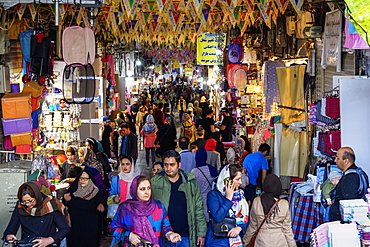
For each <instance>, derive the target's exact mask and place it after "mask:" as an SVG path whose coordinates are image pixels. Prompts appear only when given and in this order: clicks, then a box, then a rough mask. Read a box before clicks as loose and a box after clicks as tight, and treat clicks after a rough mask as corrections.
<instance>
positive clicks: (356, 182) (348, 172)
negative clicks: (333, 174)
mask: <svg viewBox="0 0 370 247" xmlns="http://www.w3.org/2000/svg"><path fill="white" fill-rule="evenodd" d="M355 159H356V157H355V153H354V152H353V150H352V148H350V147H342V148H340V149H339V150H338V153H337V155H336V156H335V163H336V164H337V166H338V168H339V169H341V170H342V172H343V177H342V178H341V179H340V180H339V183H338V184H337V186H336V187H335V189H334V195H333V197H334V198H332V200H333V199H334V202H333V204H332V205H331V207H330V211H329V220H330V221H336V220H341V214H340V210H339V201H340V200H351V199H361V198H363V196H364V194H366V193H367V188H368V184H369V179H368V177H367V175H366V173H365V172H363V171H362V170H361V171H362V172H361V173H359V172H358V171H356V169H357V168H358V167H357V166H356V165H355Z"/></svg>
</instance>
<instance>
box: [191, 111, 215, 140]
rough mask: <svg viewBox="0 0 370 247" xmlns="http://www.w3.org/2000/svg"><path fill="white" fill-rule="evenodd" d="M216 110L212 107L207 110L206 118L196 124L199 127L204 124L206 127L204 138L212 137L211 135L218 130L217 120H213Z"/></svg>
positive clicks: (204, 127)
mask: <svg viewBox="0 0 370 247" xmlns="http://www.w3.org/2000/svg"><path fill="white" fill-rule="evenodd" d="M214 115H215V114H214V112H213V110H212V109H208V110H207V116H206V117H205V118H202V119H199V120H198V121H197V122H196V123H195V126H196V127H197V128H198V127H199V126H202V127H203V129H204V139H205V140H208V139H209V138H211V135H212V133H213V132H216V130H215V120H213V116H214Z"/></svg>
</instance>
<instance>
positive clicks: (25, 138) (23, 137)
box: [10, 132, 32, 146]
mask: <svg viewBox="0 0 370 247" xmlns="http://www.w3.org/2000/svg"><path fill="white" fill-rule="evenodd" d="M10 139H11V140H12V144H13V146H19V145H27V144H28V145H30V144H31V143H32V133H31V132H24V133H18V134H11V135H10Z"/></svg>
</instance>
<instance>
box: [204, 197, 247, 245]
mask: <svg viewBox="0 0 370 247" xmlns="http://www.w3.org/2000/svg"><path fill="white" fill-rule="evenodd" d="M207 204H208V210H209V215H210V218H212V219H213V220H215V221H216V222H221V221H222V220H223V218H225V217H227V216H229V209H230V208H231V207H232V205H233V202H232V201H230V200H229V199H227V198H226V197H224V196H223V195H222V194H221V193H220V192H219V191H217V190H211V191H210V192H209V193H208V195H207ZM238 226H239V227H241V228H242V231H241V232H240V234H239V235H240V238H241V239H243V235H244V233H245V231H246V230H247V227H248V224H242V225H238ZM204 246H212V247H216V246H222V247H227V246H229V239H228V238H214V237H213V232H212V221H210V222H209V223H208V229H207V234H206V242H205V245H204Z"/></svg>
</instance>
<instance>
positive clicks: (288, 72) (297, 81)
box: [276, 65, 306, 124]
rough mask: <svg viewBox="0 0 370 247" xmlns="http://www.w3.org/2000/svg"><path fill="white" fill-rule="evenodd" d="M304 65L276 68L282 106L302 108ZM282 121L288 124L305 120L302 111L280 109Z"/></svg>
mask: <svg viewBox="0 0 370 247" xmlns="http://www.w3.org/2000/svg"><path fill="white" fill-rule="evenodd" d="M305 69H306V66H302V65H299V66H292V67H283V68H276V74H277V78H278V85H279V96H280V104H281V105H282V106H287V107H294V108H298V109H304V74H305ZM281 116H282V122H283V123H284V124H289V123H292V122H300V121H304V120H305V116H304V112H302V111H298V110H291V109H286V108H282V109H281Z"/></svg>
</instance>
